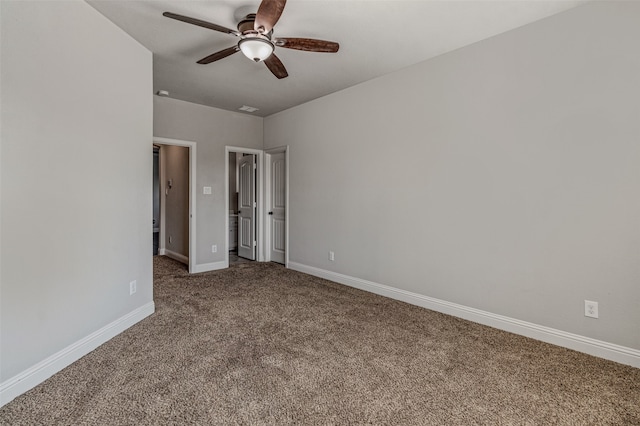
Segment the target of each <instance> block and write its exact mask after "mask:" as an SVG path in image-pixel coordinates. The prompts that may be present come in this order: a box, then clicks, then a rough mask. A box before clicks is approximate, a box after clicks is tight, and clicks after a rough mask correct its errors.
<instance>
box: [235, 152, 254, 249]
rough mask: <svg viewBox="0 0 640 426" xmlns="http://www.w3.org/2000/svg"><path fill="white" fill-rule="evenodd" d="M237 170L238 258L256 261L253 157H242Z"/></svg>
mask: <svg viewBox="0 0 640 426" xmlns="http://www.w3.org/2000/svg"><path fill="white" fill-rule="evenodd" d="M238 168H239V170H238V187H239V193H238V256H240V257H244V258H246V259H251V260H256V244H255V240H256V231H255V229H256V169H255V155H245V156H243V157H242V158H241V159H240V162H239V165H238Z"/></svg>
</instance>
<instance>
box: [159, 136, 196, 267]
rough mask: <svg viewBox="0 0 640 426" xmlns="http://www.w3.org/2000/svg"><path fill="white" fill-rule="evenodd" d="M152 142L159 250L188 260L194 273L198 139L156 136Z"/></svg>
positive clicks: (178, 258) (185, 261) (185, 260)
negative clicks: (156, 174) (156, 172)
mask: <svg viewBox="0 0 640 426" xmlns="http://www.w3.org/2000/svg"><path fill="white" fill-rule="evenodd" d="M153 145H154V148H155V147H158V151H159V152H158V168H159V185H158V186H159V194H160V197H159V198H160V200H159V226H158V231H159V232H158V254H159V255H166V256H169V257H171V258H173V259H175V260H178V261H180V262H182V263H185V264H187V265H188V268H189V273H193V272H194V268H195V262H196V244H195V242H196V239H195V235H196V221H195V219H196V217H195V216H196V215H195V202H196V193H195V190H196V188H195V182H196V179H195V176H196V161H195V160H196V143H195V142H190V141H182V140H177V139H168V138H159V137H154V138H153ZM154 151H155V150H154ZM168 219H169V220H168ZM155 226H156V225H154V227H155Z"/></svg>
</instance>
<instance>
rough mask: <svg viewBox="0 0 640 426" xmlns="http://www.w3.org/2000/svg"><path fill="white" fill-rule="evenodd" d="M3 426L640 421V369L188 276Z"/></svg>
mask: <svg viewBox="0 0 640 426" xmlns="http://www.w3.org/2000/svg"><path fill="white" fill-rule="evenodd" d="M154 275H155V284H154V291H155V295H154V300H155V302H156V313H155V314H154V315H152V316H151V317H149V318H147V319H145V320H143V321H141V322H140V323H138V324H136V325H135V326H133V327H132V328H130V329H128V330H127V331H125V332H124V333H122V334H120V335H118V336H117V337H115V338H114V339H112V340H111V341H109V342H107V343H106V344H104V345H102V346H101V347H99V348H98V349H96V350H95V351H93V352H91V353H90V354H88V355H87V356H85V357H83V358H82V359H80V360H79V361H78V362H76V363H74V364H73V365H71V366H69V367H68V368H66V369H64V370H63V371H61V372H60V373H58V374H56V375H55V376H53V377H52V378H50V379H49V380H47V381H46V382H44V383H43V384H41V385H40V386H38V387H36V388H34V389H33V390H31V391H29V392H27V393H26V394H24V395H22V396H20V397H18V398H17V399H15V400H14V401H12V402H10V403H9V404H7V405H6V406H5V407H3V408H2V409H0V423H1V424H3V425H144V424H154V425H165V424H167V425H169V424H170V425H185V424H200V425H207V424H212V425H217V424H219V425H233V424H247V425H249V424H250V425H265V424H269V425H288V424H296V425H307V424H308V425H325V424H330V425H331V424H333V425H346V424H353V425H357V424H381V425H382V424H388V425H400V424H411V425H474V424H486V425H547V424H561V425H640V369H635V368H631V367H628V366H624V365H620V364H616V363H613V362H609V361H605V360H602V359H598V358H594V357H591V356H588V355H584V354H581V353H577V352H574V351H571V350H567V349H563V348H560V347H556V346H552V345H548V344H545V343H541V342H538V341H535V340H531V339H527V338H524V337H521V336H517V335H513V334H509V333H506V332H502V331H499V330H495V329H492V328H489V327H485V326H482V325H478V324H475V323H472V322H468V321H464V320H461V319H457V318H453V317H450V316H446V315H443V314H439V313H436V312H432V311H428V310H425V309H422V308H418V307H415V306H411V305H408V304H405V303H401V302H397V301H393V300H389V299H386V298H383V297H380V296H376V295H373V294H369V293H366V292H362V291H359V290H356V289H352V288H349V287H344V286H341V285H338V284H335V283H331V282H329V281H325V280H322V279H318V278H314V277H311V276H308V275H304V274H301V273H297V272H294V271H290V270H286V269H284V268H283V267H281V266H279V265H275V264H267V263H242V264H237V265H234V266H233V267H231V268H229V269H228V270H222V271H216V272H210V273H205V274H199V275H196V276H189V275H188V274H187V273H186V270H185V268H184V267H183V266H182V265H181V264H179V263H177V262H174V261H172V260H170V259H167V258H162V257H156V258H155V259H154Z"/></svg>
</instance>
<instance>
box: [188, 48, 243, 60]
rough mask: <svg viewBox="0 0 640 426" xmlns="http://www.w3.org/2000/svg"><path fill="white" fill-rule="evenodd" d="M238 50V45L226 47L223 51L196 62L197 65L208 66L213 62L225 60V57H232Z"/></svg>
mask: <svg viewBox="0 0 640 426" xmlns="http://www.w3.org/2000/svg"><path fill="white" fill-rule="evenodd" d="M239 50H240V48H239V47H238V45H235V46H231V47H228V48H226V49H224V50H221V51H219V52H216V53H213V54H211V55H209V56H207V57H206V58H202V59H200V60H199V61H198V63H199V64H210V63H211V62H215V61H217V60H219V59H222V58H226V57H227V56H230V55H233V54H234V53H236V52H238V51H239Z"/></svg>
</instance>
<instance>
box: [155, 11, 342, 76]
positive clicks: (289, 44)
mask: <svg viewBox="0 0 640 426" xmlns="http://www.w3.org/2000/svg"><path fill="white" fill-rule="evenodd" d="M286 2H287V0H262V2H261V3H260V7H258V12H257V13H250V14H248V15H247V16H246V17H245V18H244V19H243V20H242V21H240V22H239V23H238V31H235V30H232V29H229V28H225V27H222V26H220V25H217V24H213V23H211V22H207V21H202V20H200V19H196V18H190V17H188V16H183V15H178V14H177V13H171V12H164V13H163V14H162V15H163V16H166V17H167V18H172V19H177V20H178V21H182V22H186V23H188V24H193V25H198V26H200V27H204V28H209V29H210V30H214V31H220V32H222V33H225V34H231V35H233V36H236V37H239V38H240V40H239V41H238V44H236V45H235V46H231V47H228V48H226V49H223V50H221V51H219V52H216V53H213V54H211V55H209V56H207V57H205V58H202V59H200V60H199V61H198V63H199V64H210V63H211V62H215V61H217V60H220V59H223V58H226V57H227V56H230V55H233V54H234V53H236V52H238V51H242V53H244V54H245V56H246V57H247V58H249V59H252V60H254V61H256V62H260V61H264V64H265V65H266V66H267V68H269V71H271V72H272V73H273V75H275V76H276V77H278V78H285V77H287V76H288V75H289V74H288V73H287V70H286V68H285V67H284V65H283V64H282V62H281V61H280V59H278V57H277V56H276V55H275V53H273V51H274V50H275V48H276V47H284V48H286V49H295V50H305V51H307V52H326V53H335V52H337V51H338V49H339V48H340V45H339V44H338V43H334V42H332V41H325V40H317V39H313V38H290V37H279V38H274V37H273V27H274V25H275V24H276V22H278V19H280V15H282V11H283V10H284V5H285V3H286Z"/></svg>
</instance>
